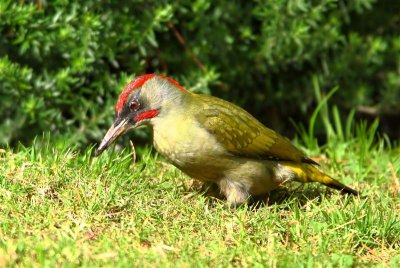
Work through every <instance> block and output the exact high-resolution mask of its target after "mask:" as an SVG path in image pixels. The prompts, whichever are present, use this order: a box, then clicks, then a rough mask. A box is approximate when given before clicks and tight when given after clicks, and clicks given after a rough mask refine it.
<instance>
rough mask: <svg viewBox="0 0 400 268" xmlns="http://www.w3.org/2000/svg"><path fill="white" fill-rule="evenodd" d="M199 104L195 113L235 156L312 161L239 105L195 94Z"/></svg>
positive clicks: (201, 123) (200, 122) (201, 122)
mask: <svg viewBox="0 0 400 268" xmlns="http://www.w3.org/2000/svg"><path fill="white" fill-rule="evenodd" d="M197 97H198V98H199V99H200V100H201V101H200V102H198V103H201V104H202V106H201V107H199V108H200V109H198V112H197V113H196V114H195V117H196V119H197V121H198V122H199V124H200V125H202V126H203V127H204V128H205V129H206V130H207V131H208V132H210V133H211V134H213V135H214V136H215V137H216V139H217V140H218V142H219V143H220V144H221V145H222V146H224V147H225V148H226V150H227V151H228V152H229V153H231V154H233V155H236V156H245V157H250V158H258V159H279V160H288V161H295V162H309V163H313V164H317V163H315V162H314V161H313V160H311V159H309V158H307V157H306V156H305V155H304V153H302V152H301V151H300V150H298V149H297V148H296V147H294V146H293V145H292V144H291V142H290V141H289V140H288V139H286V138H284V137H282V136H281V135H279V134H278V133H276V132H275V131H273V130H271V129H269V128H267V127H265V126H264V125H263V124H261V123H260V122H259V121H258V120H257V119H255V118H254V117H253V116H252V115H250V114H249V113H248V112H246V111H245V110H243V109H242V108H240V107H238V106H236V105H234V104H232V103H229V102H227V101H224V100H221V99H218V98H215V97H211V96H205V95H197Z"/></svg>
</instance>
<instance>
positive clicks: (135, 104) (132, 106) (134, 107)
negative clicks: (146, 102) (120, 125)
mask: <svg viewBox="0 0 400 268" xmlns="http://www.w3.org/2000/svg"><path fill="white" fill-rule="evenodd" d="M129 108H130V109H131V110H132V111H137V110H139V108H140V103H139V101H138V100H137V99H134V100H132V101H131V103H130V104H129Z"/></svg>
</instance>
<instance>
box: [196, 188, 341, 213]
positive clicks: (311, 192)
mask: <svg viewBox="0 0 400 268" xmlns="http://www.w3.org/2000/svg"><path fill="white" fill-rule="evenodd" d="M195 188H197V189H192V190H194V191H196V192H198V194H202V195H204V196H205V197H207V198H208V199H209V201H210V202H209V205H211V206H216V204H217V202H218V203H220V202H226V198H225V196H224V195H223V194H221V192H220V190H219V188H218V186H217V185H216V184H214V183H206V184H203V185H200V186H198V187H195ZM335 194H337V191H335V190H331V189H329V188H325V187H324V186H321V187H319V186H312V185H310V186H304V185H300V186H299V187H292V186H291V185H290V186H288V187H283V188H281V189H277V190H273V191H271V192H270V193H268V194H263V195H258V196H251V197H250V200H249V202H248V206H249V207H250V208H251V209H260V208H263V207H268V206H274V205H285V204H288V203H292V204H293V202H297V203H298V205H299V206H300V207H301V206H304V205H306V204H307V203H308V202H309V201H310V200H313V202H316V203H317V204H319V203H320V202H321V201H322V199H323V198H324V197H325V198H329V197H330V196H331V195H335ZM287 209H289V207H288V206H282V210H287Z"/></svg>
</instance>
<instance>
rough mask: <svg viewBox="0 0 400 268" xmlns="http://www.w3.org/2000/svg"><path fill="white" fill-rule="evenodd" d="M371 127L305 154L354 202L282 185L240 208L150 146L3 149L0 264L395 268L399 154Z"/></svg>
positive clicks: (318, 189)
mask: <svg viewBox="0 0 400 268" xmlns="http://www.w3.org/2000/svg"><path fill="white" fill-rule="evenodd" d="M359 129H360V130H359V131H364V132H363V133H367V134H368V133H369V132H368V129H367V128H365V126H364V128H363V127H362V126H361V127H360V128H359ZM367 134H365V135H364V136H363V135H361V134H360V133H359V134H358V137H357V138H352V139H348V140H347V141H340V142H335V140H336V141H337V140H338V139H339V140H340V138H338V139H333V138H331V139H330V140H329V142H328V144H327V145H326V146H325V148H324V150H323V152H324V153H321V151H319V150H320V148H318V147H316V148H314V151H312V152H310V153H312V154H313V155H314V156H316V155H319V161H320V162H321V163H322V165H323V168H324V169H325V170H326V171H327V172H328V173H330V174H331V175H333V176H334V177H336V178H339V179H340V180H341V181H343V182H345V183H347V184H349V185H351V186H352V187H354V188H356V189H359V190H360V191H361V192H362V196H361V197H349V196H342V195H340V194H338V193H337V192H336V191H331V190H329V189H327V188H325V187H324V186H320V185H316V184H310V185H307V186H304V187H300V188H299V187H298V185H297V184H289V185H288V186H287V187H286V188H284V189H282V190H278V191H275V192H273V193H272V194H271V196H270V198H269V202H268V203H267V204H264V205H261V206H258V207H255V206H242V207H239V208H236V209H228V208H226V206H225V203H224V201H223V200H219V199H216V198H213V197H211V196H207V195H206V194H204V193H203V192H202V191H201V190H200V187H199V186H198V184H196V183H195V182H194V181H193V180H191V179H190V178H188V177H187V176H185V175H184V174H182V173H181V172H180V171H179V170H177V169H176V168H174V167H173V166H171V165H169V164H167V163H165V162H164V161H162V160H161V159H160V158H159V157H157V156H154V155H153V154H151V153H150V152H149V151H147V152H146V151H145V152H144V153H142V159H141V161H140V162H138V163H133V162H132V153H131V151H130V150H129V148H128V149H126V150H124V151H122V152H110V151H109V152H106V153H105V154H103V155H102V156H101V157H99V158H92V157H91V155H92V149H91V148H89V149H87V150H86V151H84V152H80V153H79V152H77V151H75V150H72V149H70V148H69V146H68V145H63V144H55V143H49V142H45V141H46V140H44V141H42V142H39V141H37V142H36V143H35V146H32V147H28V148H25V147H22V146H21V147H20V148H19V149H16V150H11V149H1V151H0V218H1V223H0V227H1V228H0V237H1V240H0V266H14V265H18V266H47V267H53V266H55V265H57V266H60V265H66V266H71V267H73V266H111V265H116V266H119V267H121V266H137V265H141V266H145V267H148V266H164V265H165V266H178V267H180V266H186V267H189V266H257V265H258V266H271V267H276V266H277V267H293V266H294V265H296V266H298V267H354V266H359V267H362V266H365V265H367V266H383V267H385V266H392V267H399V266H400V254H399V251H400V242H399V237H400V223H399V219H400V205H399V203H400V202H399V201H400V199H399V171H400V157H399V155H400V150H399V148H389V149H387V147H388V146H384V142H383V141H381V142H377V143H373V142H371V143H370V144H369V146H367V147H366V145H365V143H367V141H369V138H370V137H369V136H368V135H367ZM369 135H375V133H374V132H373V130H371V131H370V134H369ZM328 159H330V160H328Z"/></svg>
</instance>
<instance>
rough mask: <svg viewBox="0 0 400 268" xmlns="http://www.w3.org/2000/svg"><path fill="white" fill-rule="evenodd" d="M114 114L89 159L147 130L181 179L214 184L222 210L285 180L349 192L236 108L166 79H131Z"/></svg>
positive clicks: (141, 77)
mask: <svg viewBox="0 0 400 268" xmlns="http://www.w3.org/2000/svg"><path fill="white" fill-rule="evenodd" d="M115 110H116V119H115V122H114V124H113V125H112V126H111V127H110V129H109V130H108V132H107V134H106V135H105V137H104V139H103V141H102V142H101V144H100V146H99V148H98V150H97V152H96V155H100V154H101V153H102V152H103V151H104V150H105V149H106V148H107V147H108V146H109V145H110V144H111V143H112V142H113V141H115V140H116V139H117V138H118V137H119V136H120V135H122V134H123V133H125V132H126V131H128V130H129V129H134V128H137V127H139V126H142V125H147V126H150V127H151V128H152V129H153V143H154V146H155V148H156V149H157V151H158V152H159V153H160V154H161V155H163V156H164V157H166V158H167V159H168V160H169V161H170V162H171V163H172V164H173V165H175V166H176V167H177V168H179V169H180V170H182V171H183V172H184V173H186V174H187V175H189V176H191V177H193V178H195V179H198V180H200V181H204V182H212V183H215V184H217V185H218V186H219V189H220V191H221V193H222V194H224V195H225V197H226V198H227V201H228V203H229V204H230V205H236V204H240V203H244V202H246V201H247V200H248V198H249V196H250V195H254V196H257V195H261V194H264V193H268V192H270V191H271V190H274V189H276V188H278V187H279V186H280V185H282V184H283V183H285V182H287V181H292V180H295V181H299V182H320V183H322V184H325V185H327V186H329V187H332V188H335V189H338V190H340V191H342V192H344V193H350V194H355V195H356V194H357V191H355V190H353V189H351V188H349V187H347V186H346V185H344V184H342V183H340V182H338V181H336V180H334V179H333V178H331V177H330V176H328V175H326V174H325V173H323V172H322V171H320V170H319V168H318V167H317V166H318V164H317V163H316V162H314V161H313V160H312V159H310V158H308V157H307V156H305V155H304V153H302V152H301V151H300V150H298V149H297V148H296V147H294V146H293V145H292V144H291V143H290V142H289V140H287V139H286V138H284V137H282V136H280V135H279V134H277V133H276V132H275V131H273V130H271V129H269V128H267V127H265V126H264V125H263V124H261V123H260V122H259V121H258V120H257V119H255V118H254V117H253V116H251V115H250V114H249V113H247V112H246V111H244V110H243V109H241V108H240V107H238V106H236V105H234V104H232V103H229V102H227V101H224V100H222V99H219V98H216V97H212V96H207V95H201V94H194V93H191V92H189V91H188V90H186V89H185V88H183V87H182V86H181V85H180V84H178V83H177V82H176V81H174V80H173V79H171V78H168V77H166V76H163V75H160V74H146V75H142V76H139V77H137V78H136V79H134V80H132V81H131V82H130V83H129V84H128V85H127V86H126V87H125V88H124V90H123V91H122V93H121V95H120V96H119V99H118V102H117V104H116V108H115Z"/></svg>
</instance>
